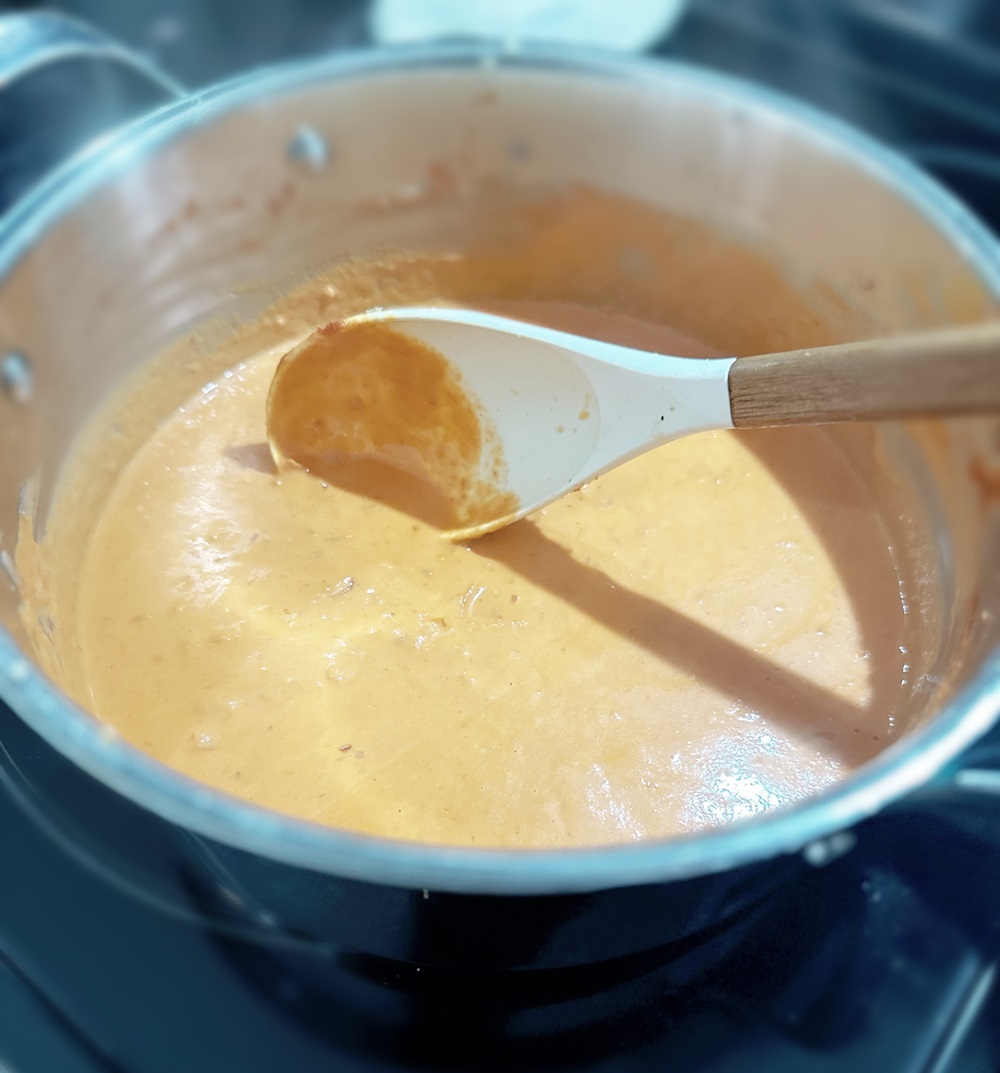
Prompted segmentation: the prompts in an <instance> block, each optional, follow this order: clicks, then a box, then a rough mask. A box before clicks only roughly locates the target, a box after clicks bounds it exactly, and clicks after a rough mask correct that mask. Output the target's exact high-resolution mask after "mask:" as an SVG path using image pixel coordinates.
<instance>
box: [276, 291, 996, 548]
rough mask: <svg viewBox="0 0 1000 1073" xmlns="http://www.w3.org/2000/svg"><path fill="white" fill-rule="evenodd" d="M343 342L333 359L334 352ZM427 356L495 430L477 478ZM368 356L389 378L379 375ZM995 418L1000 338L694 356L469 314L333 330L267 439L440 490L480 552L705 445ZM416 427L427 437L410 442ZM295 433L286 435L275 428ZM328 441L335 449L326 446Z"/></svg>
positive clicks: (954, 332)
mask: <svg viewBox="0 0 1000 1073" xmlns="http://www.w3.org/2000/svg"><path fill="white" fill-rule="evenodd" d="M401 337H402V338H401ZM380 340H381V341H380ZM333 343H336V346H337V348H338V350H337V354H338V355H339V357H336V358H334V357H331V356H328V354H327V351H326V350H323V349H322V348H324V347H327V348H329V347H330V346H331V345H332V344H333ZM420 344H423V346H420ZM372 347H374V348H375V351H377V354H375V357H374V358H372V354H373V353H375V351H372V349H371V348H372ZM408 347H409V348H410V350H409V351H408V350H407V348H408ZM427 348H431V350H428V349H427ZM433 352H437V353H436V354H434V353H433ZM330 354H333V351H330ZM429 357H433V358H434V359H435V360H436V361H438V363H439V366H440V368H439V369H438V373H440V372H441V370H442V369H444V370H446V372H447V373H450V375H451V384H452V386H457V387H458V388H460V391H461V392H464V394H465V396H466V397H467V398H468V400H469V401H470V402H471V403H472V405H473V408H474V410H475V411H476V413H477V415H478V417H479V419H480V423H481V426H482V431H483V437H484V443H485V448H486V449H484V450H482V452H481V453H480V455H479V456H477V458H476V459H475V460H474V465H473V468H472V470H470V469H469V468H468V466H466V468H465V470H463V468H462V465H461V464H452V462H453V461H454V460H449V456H448V454H447V452H448V450H449V449H450V446H449V445H450V442H451V441H450V440H449V436H451V431H450V423H453V421H452V417H453V415H452V416H449V415H451V413H452V412H451V410H449V411H448V412H447V413H446V412H445V407H446V404H447V406H450V407H452V409H453V408H454V405H455V403H454V399H453V398H452V397H451V396H450V395H449V394H448V391H446V390H445V388H444V387H442V384H443V383H444V381H441V380H440V379H439V378H438V374H437V373H435V374H433V375H432V374H430V373H426V374H425V372H422V371H421V370H424V368H425V366H424V365H423V364H422V363H421V362H422V361H423V360H424V359H428V358H429ZM368 358H372V360H373V361H375V364H368V365H365V364H364V361H365V360H367V359H368ZM418 358H420V360H417V359H418ZM304 359H305V360H304ZM376 359H377V360H376ZM310 368H311V371H308V370H309V369H310ZM428 368H430V367H429V366H428ZM337 369H339V370H340V371H339V372H338V373H337V375H338V376H340V377H343V376H344V375H347V373H350V374H351V375H354V374H356V379H355V380H354V381H351V382H350V383H348V384H347V386H346V387H345V383H346V382H344V381H343V380H342V379H341V380H338V381H336V382H335V381H334V380H332V379H331V380H329V382H326V378H328V377H332V376H333V375H334V372H335V370H337ZM294 371H297V372H298V374H299V375H298V377H297V379H296V377H292V376H290V375H289V374H290V373H292V372H294ZM397 372H398V373H399V375H401V376H403V379H402V380H399V381H398V382H396V378H397ZM404 374H405V375H404ZM407 376H409V377H410V379H407V378H406V377H407ZM422 377H424V379H421V378H422ZM445 380H447V375H446V376H445ZM390 381H392V383H391V385H390V383H389V382H390ZM425 383H426V384H427V385H429V386H428V388H427V391H424V389H423V387H424V384H425ZM387 385H389V386H387ZM390 387H391V390H389V389H390ZM387 391H388V392H389V394H386V392H387ZM446 397H447V398H446ZM344 398H349V399H350V401H351V406H352V407H353V409H351V410H350V413H348V412H347V411H345V410H344V409H343V406H342V400H343V399H344ZM418 404H419V407H421V408H422V409H421V410H420V413H419V416H418V415H417V410H416V407H417V406H418ZM435 407H439V408H440V413H438V411H437V410H435ZM338 410H339V411H340V412H339V413H335V412H333V411H338ZM988 410H1000V323H992V324H983V325H975V326H969V327H959V328H950V329H947V330H942V331H935V332H925V333H921V334H919V335H909V336H897V337H890V338H885V339H876V340H872V341H867V342H860V343H848V344H845V345H842V346H833V347H822V348H816V349H813V350H795V351H789V352H786V353H779V354H766V355H762V356H758V357H747V358H711V359H696V358H679V357H673V356H671V355H666V354H652V353H649V352H646V351H641V350H633V349H631V348H628V347H622V346H614V345H612V344H610V343H602V342H598V341H596V340H594V339H586V338H581V337H579V336H575V335H570V334H568V333H565V332H559V331H553V330H551V329H548V328H541V327H537V326H536V325H533V324H525V323H522V322H519V321H514V320H509V319H507V318H504V317H497V316H493V315H490V314H486V313H478V312H474V311H470V310H465V309H447V308H433V309H396V310H373V311H371V312H368V313H365V314H363V315H362V316H359V317H352V318H351V319H349V320H346V321H344V322H340V323H336V324H333V325H328V326H327V327H326V328H325V329H321V330H320V331H319V332H316V333H314V334H313V335H312V336H310V337H309V338H308V339H307V340H305V342H303V343H302V344H300V345H299V346H298V347H296V348H295V350H293V351H292V352H290V353H289V354H288V355H286V357H285V358H284V360H283V361H282V364H281V366H280V367H279V370H278V373H277V374H276V375H275V379H274V382H273V384H272V387H271V394H270V397H269V399H268V435H269V439H270V442H271V446H272V451H273V453H274V455H275V458H276V459H277V460H278V461H279V463H282V462H287V460H288V459H289V458H290V457H291V458H293V459H294V458H296V450H295V449H290V448H289V446H288V444H289V443H290V442H292V440H293V438H294V437H293V435H292V434H291V433H290V432H289V431H288V430H289V429H292V430H293V431H295V434H296V435H297V434H298V433H297V431H296V430H302V429H306V428H308V429H309V430H310V431H309V434H310V436H312V437H313V440H312V442H311V448H310V450H309V451H306V452H305V454H306V455H308V457H309V458H312V459H315V458H318V457H321V456H324V457H330V458H332V457H334V456H336V457H343V456H349V455H352V454H357V455H362V456H364V457H367V458H381V459H382V460H383V461H388V462H389V464H390V465H392V466H395V467H396V468H398V469H404V470H406V469H408V470H411V471H412V472H413V473H418V474H420V475H421V476H424V477H429V478H430V483H432V484H433V485H434V486H435V487H436V488H437V489H438V491H439V492H440V493H441V494H442V495H443V496H444V497H445V499H447V500H449V501H450V502H452V504H453V505H455V506H456V507H461V509H459V510H457V512H456V514H455V515H454V522H455V524H453V525H451V526H450V527H449V526H445V528H450V530H451V531H450V532H448V534H447V535H448V536H450V537H452V538H465V537H470V536H477V535H480V534H481V533H485V532H489V531H490V530H493V529H498V528H500V527H501V526H503V525H507V524H509V523H510V522H513V521H516V520H517V519H518V518H522V517H524V516H525V515H527V514H530V513H531V512H532V511H535V510H538V508H539V507H542V506H544V505H545V504H547V503H550V502H552V500H554V499H557V498H558V497H559V496H562V495H564V494H565V493H566V492H568V491H570V490H572V489H574V488H577V487H579V486H580V485H581V484H583V483H584V482H585V481H588V480H590V479H591V478H593V477H596V476H598V475H599V474H601V473H604V472H605V471H607V470H609V469H611V468H612V467H613V466H617V465H619V464H620V463H622V462H625V461H627V460H628V459H630V458H633V457H635V456H636V455H638V454H641V453H642V452H644V451H648V450H650V449H652V448H654V447H658V446H660V445H661V444H664V443H666V442H668V441H669V440H674V439H677V438H678V437H680V436H686V435H688V434H690V433H695V432H701V431H704V430H707V429H726V428H751V427H757V426H768V425H788V424H813V423H823V422H831V421H849V420H858V419H863V420H874V419H880V418H898V417H911V416H924V415H930V414H942V415H943V414H961V413H971V412H976V411H988ZM439 416H440V428H438V427H437V423H438V417H439ZM411 420H412V422H413V423H414V424H415V425H416V424H418V423H421V422H422V427H423V429H424V432H423V433H422V434H421V435H416V436H415V438H412V439H408V438H407V436H406V433H407V431H408V430H407V429H405V428H404V429H403V430H402V433H400V434H397V433H399V427H400V425H403V426H405V425H406V424H407V422H409V421H411ZM282 424H283V427H284V430H285V431H284V432H283V433H282V432H279V431H276V430H279V429H280V428H281V427H282ZM386 429H389V431H388V432H387V433H386V434H385V435H383V432H385V430H386ZM373 430H375V431H377V432H378V435H376V436H375V439H372V438H371V433H372V432H373ZM428 433H432V434H433V435H432V436H431V438H430V439H428V438H427V436H428ZM330 436H334V437H335V442H334V440H329V442H328V441H327V440H324V439H323V437H330ZM317 437H318V439H317ZM421 437H422V438H421ZM453 438H455V437H453ZM317 444H318V445H319V446H317ZM295 447H296V445H295V444H293V448H295ZM501 454H502V459H501V458H500V456H501ZM442 459H445V462H444V463H442V462H441V460H442ZM466 461H468V459H466ZM307 462H308V459H307V460H306V462H304V463H303V464H307ZM435 466H436V467H437V468H436V469H435V468H434V467H435ZM307 468H308V465H307ZM473 471H474V472H473ZM470 474H471V475H472V477H473V478H474V479H473V481H472V486H473V488H474V489H478V490H474V491H473V492H472V493H470V491H469V488H470V483H469V477H470ZM477 482H478V483H477ZM484 490H485V492H486V493H487V494H483V493H484ZM492 493H496V494H495V495H494V494H492ZM473 500H475V502H473Z"/></svg>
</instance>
